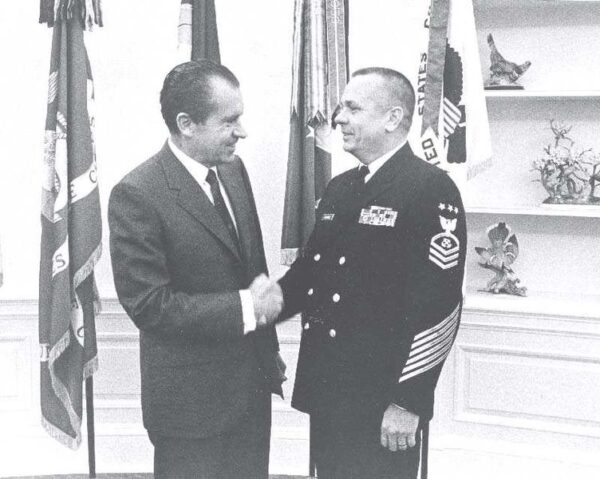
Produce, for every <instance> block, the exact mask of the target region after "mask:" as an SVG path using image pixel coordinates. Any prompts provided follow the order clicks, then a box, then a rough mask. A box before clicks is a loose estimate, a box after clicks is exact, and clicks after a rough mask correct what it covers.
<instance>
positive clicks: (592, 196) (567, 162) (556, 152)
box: [532, 120, 600, 205]
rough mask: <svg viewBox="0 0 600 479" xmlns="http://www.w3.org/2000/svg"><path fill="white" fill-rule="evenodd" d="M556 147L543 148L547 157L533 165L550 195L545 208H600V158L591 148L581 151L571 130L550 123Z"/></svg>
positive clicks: (534, 162) (552, 121)
mask: <svg viewBox="0 0 600 479" xmlns="http://www.w3.org/2000/svg"><path fill="white" fill-rule="evenodd" d="M550 128H551V129H552V132H553V133H554V144H549V145H548V146H546V147H544V156H543V157H542V158H539V159H537V160H534V161H533V164H532V167H533V169H532V171H539V172H540V178H539V179H537V180H534V181H539V182H540V183H542V186H543V187H544V189H545V190H546V192H547V193H548V198H546V199H545V200H544V203H545V204H569V205H600V198H599V197H597V196H596V194H597V193H598V194H600V191H597V190H600V155H597V154H595V153H594V152H593V151H592V149H591V148H588V149H586V150H579V149H576V148H575V142H574V141H573V140H572V139H571V138H570V137H569V136H568V135H569V132H570V131H571V128H572V126H569V127H567V126H565V125H561V124H560V123H558V122H557V123H555V122H554V120H550Z"/></svg>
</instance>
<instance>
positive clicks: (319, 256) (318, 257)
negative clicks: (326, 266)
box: [314, 253, 321, 261]
mask: <svg viewBox="0 0 600 479" xmlns="http://www.w3.org/2000/svg"><path fill="white" fill-rule="evenodd" d="M320 259H321V255H320V254H319V253H317V254H316V255H315V256H314V260H315V261H319V260H320Z"/></svg>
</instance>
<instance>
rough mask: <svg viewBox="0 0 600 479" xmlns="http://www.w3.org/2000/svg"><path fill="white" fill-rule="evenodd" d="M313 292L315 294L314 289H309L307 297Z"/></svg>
mask: <svg viewBox="0 0 600 479" xmlns="http://www.w3.org/2000/svg"><path fill="white" fill-rule="evenodd" d="M314 292H315V290H314V289H312V288H310V289H309V290H308V295H309V296H312V295H313V293H314Z"/></svg>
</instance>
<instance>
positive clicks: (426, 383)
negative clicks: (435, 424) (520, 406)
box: [281, 144, 466, 420]
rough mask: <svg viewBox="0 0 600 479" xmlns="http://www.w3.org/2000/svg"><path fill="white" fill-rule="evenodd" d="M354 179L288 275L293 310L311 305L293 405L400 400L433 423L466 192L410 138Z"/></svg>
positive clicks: (452, 313) (330, 190)
mask: <svg viewBox="0 0 600 479" xmlns="http://www.w3.org/2000/svg"><path fill="white" fill-rule="evenodd" d="M356 174H357V172H356V170H351V171H348V172H346V173H343V174H341V175H340V176H337V177H336V178H334V179H333V180H331V182H330V183H329V185H328V186H327V189H326V191H325V193H324V195H323V198H322V200H321V201H320V203H319V205H318V208H317V212H316V225H315V228H314V231H313V233H312V235H311V237H310V239H309V241H308V243H307V246H306V248H305V250H304V252H303V255H302V257H301V258H299V259H298V260H297V261H296V262H295V263H294V264H293V265H292V267H291V268H290V270H289V271H288V272H287V274H286V275H285V276H284V277H283V278H282V280H281V285H282V288H283V291H284V300H285V305H286V307H285V311H284V316H290V315H292V314H295V313H296V312H298V311H303V312H304V314H303V317H302V325H303V331H302V339H301V345H300V353H299V359H298V366H297V373H296V383H295V387H294V396H293V401H292V404H293V406H294V407H296V408H297V409H300V410H302V411H306V412H315V411H318V410H323V411H326V410H327V408H337V407H342V406H343V407H347V408H349V409H348V412H349V414H353V415H357V414H361V413H363V412H365V413H366V411H371V412H372V411H373V408H375V410H376V411H379V412H380V413H381V412H382V411H383V410H385V408H386V407H387V406H388V405H389V404H390V403H392V402H393V403H396V404H398V405H400V406H402V407H404V408H405V409H408V410H410V411H412V412H414V413H416V414H418V415H419V416H420V417H421V419H422V420H428V419H430V418H431V416H432V414H433V396H434V388H435V385H436V382H437V379H438V376H439V374H440V371H441V368H442V365H443V362H444V360H445V359H446V357H447V356H448V353H449V351H450V348H451V346H452V343H453V341H454V338H455V335H456V332H457V329H458V325H459V320H460V313H461V305H462V280H463V274H464V262H465V251H466V225H465V212H464V208H463V204H462V201H461V197H460V194H459V192H458V190H457V188H456V186H455V185H454V183H453V182H452V180H451V179H450V178H449V177H448V175H447V174H446V173H445V172H443V171H442V170H440V169H438V168H436V167H434V166H431V165H429V164H427V163H426V162H424V161H423V160H421V159H419V158H417V157H416V156H414V155H413V153H412V151H411V150H410V147H409V146H408V144H407V145H405V146H403V147H402V148H401V149H400V150H399V151H398V152H397V153H396V154H395V155H394V156H392V158H390V159H389V160H388V161H387V162H386V163H385V164H384V165H383V166H382V167H381V168H380V169H379V170H378V171H377V172H376V173H375V174H374V175H373V177H372V178H371V179H370V180H369V181H368V182H367V183H366V185H363V186H362V190H359V192H358V193H357V190H356V189H355V188H356V187H355V183H356V181H355V177H356ZM361 185H362V183H361ZM358 188H359V189H360V186H359V187H358ZM360 191H362V192H360Z"/></svg>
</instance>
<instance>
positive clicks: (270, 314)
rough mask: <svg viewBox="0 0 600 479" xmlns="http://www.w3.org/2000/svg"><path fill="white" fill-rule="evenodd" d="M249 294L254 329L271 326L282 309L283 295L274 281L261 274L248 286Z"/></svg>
mask: <svg viewBox="0 0 600 479" xmlns="http://www.w3.org/2000/svg"><path fill="white" fill-rule="evenodd" d="M249 289H250V294H252V301H253V302H254V314H255V315H256V328H257V329H259V328H264V327H267V326H271V325H272V324H273V323H274V322H275V320H276V319H277V317H278V316H279V313H281V310H282V309H283V293H282V291H281V287H280V286H279V284H278V283H277V282H276V281H273V280H271V279H269V278H268V277H267V276H266V275H264V274H261V275H259V276H257V277H256V278H254V281H252V284H251V285H250V288H249Z"/></svg>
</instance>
